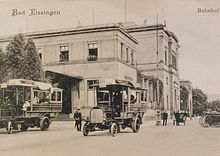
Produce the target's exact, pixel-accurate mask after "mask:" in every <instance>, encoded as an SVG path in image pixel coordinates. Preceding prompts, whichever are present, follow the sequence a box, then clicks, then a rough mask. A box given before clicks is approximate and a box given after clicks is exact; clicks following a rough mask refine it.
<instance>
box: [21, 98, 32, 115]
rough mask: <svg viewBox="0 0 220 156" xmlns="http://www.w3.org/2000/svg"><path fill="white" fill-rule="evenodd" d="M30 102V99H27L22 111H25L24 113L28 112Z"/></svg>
mask: <svg viewBox="0 0 220 156" xmlns="http://www.w3.org/2000/svg"><path fill="white" fill-rule="evenodd" d="M30 106H31V105H30V103H29V102H28V101H25V102H24V104H23V108H22V111H23V115H25V113H26V112H27V108H28V107H30Z"/></svg>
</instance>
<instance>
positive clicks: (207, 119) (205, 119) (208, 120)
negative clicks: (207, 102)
mask: <svg viewBox="0 0 220 156" xmlns="http://www.w3.org/2000/svg"><path fill="white" fill-rule="evenodd" d="M199 123H200V125H201V126H202V127H210V126H211V125H212V117H211V116H209V115H203V116H201V117H200V119H199Z"/></svg>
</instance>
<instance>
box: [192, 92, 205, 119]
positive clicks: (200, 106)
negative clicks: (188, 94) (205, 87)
mask: <svg viewBox="0 0 220 156" xmlns="http://www.w3.org/2000/svg"><path fill="white" fill-rule="evenodd" d="M192 99H193V113H194V114H199V115H201V114H202V113H203V111H205V110H206V109H207V106H208V102H207V99H208V97H207V95H206V94H205V93H204V92H203V91H202V90H201V89H193V90H192Z"/></svg>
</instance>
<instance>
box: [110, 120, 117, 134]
mask: <svg viewBox="0 0 220 156" xmlns="http://www.w3.org/2000/svg"><path fill="white" fill-rule="evenodd" d="M117 127H118V126H117V124H116V123H113V124H112V125H111V135H112V136H113V137H115V135H116V134H117V132H118V128H117Z"/></svg>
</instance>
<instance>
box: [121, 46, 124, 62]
mask: <svg viewBox="0 0 220 156" xmlns="http://www.w3.org/2000/svg"><path fill="white" fill-rule="evenodd" d="M123 48H124V44H123V43H121V49H120V52H121V60H123Z"/></svg>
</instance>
